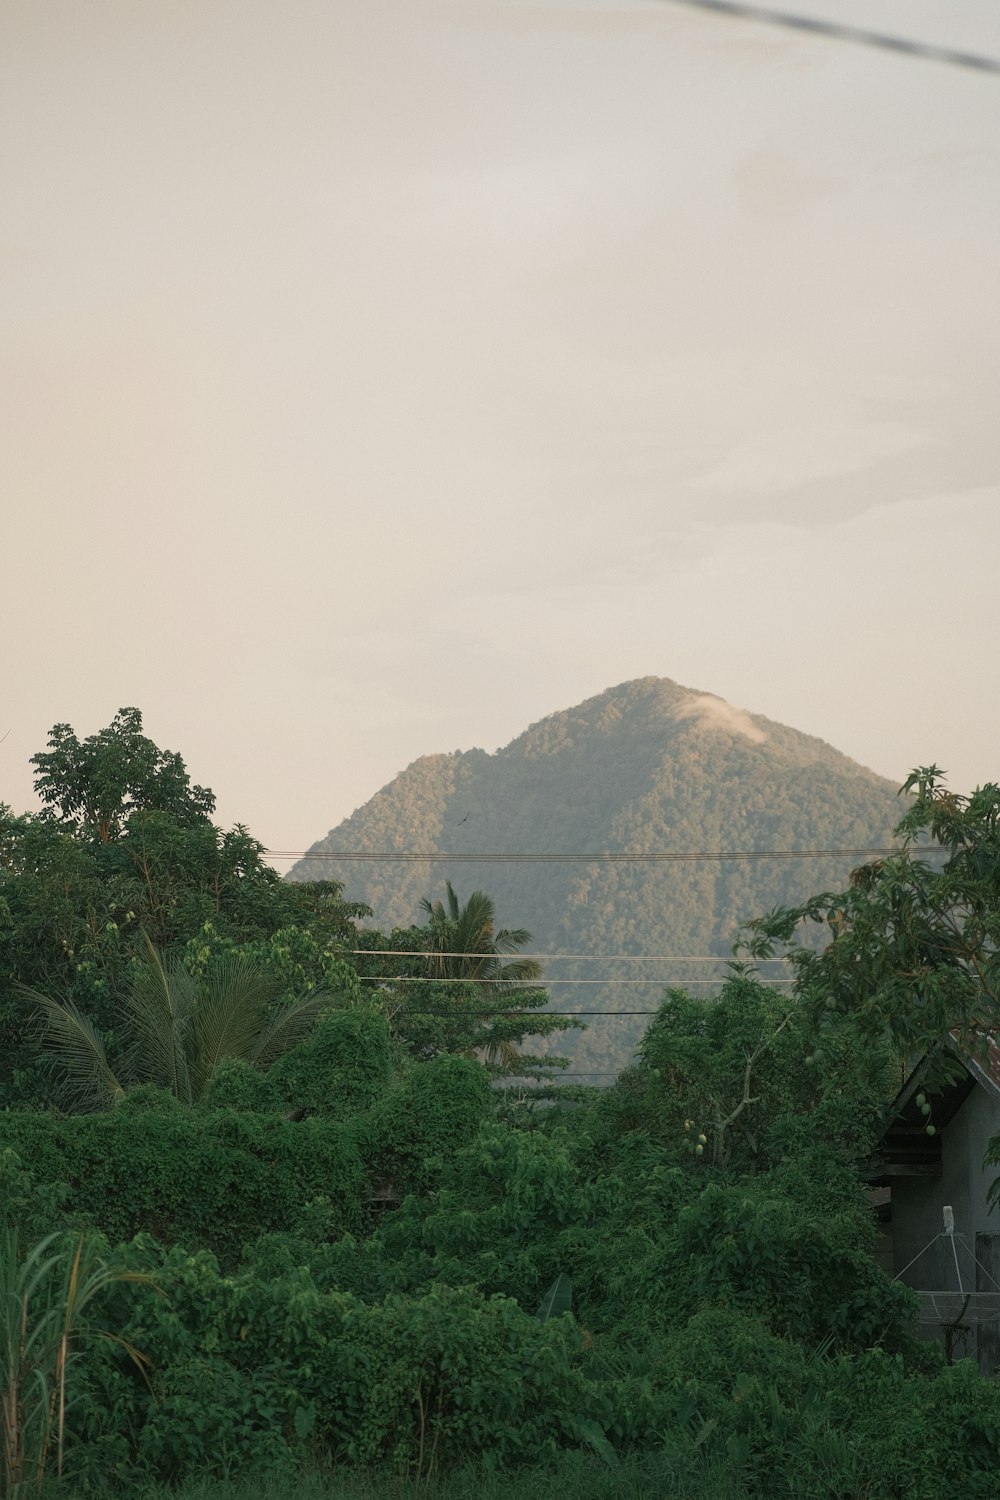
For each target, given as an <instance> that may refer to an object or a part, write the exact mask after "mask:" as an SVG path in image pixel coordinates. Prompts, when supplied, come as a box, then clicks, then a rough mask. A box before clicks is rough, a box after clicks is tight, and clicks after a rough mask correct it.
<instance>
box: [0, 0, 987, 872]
mask: <svg viewBox="0 0 1000 1500" xmlns="http://www.w3.org/2000/svg"><path fill="white" fill-rule="evenodd" d="M787 8H792V0H789V4H788V7H787ZM795 8H796V9H798V10H799V11H800V12H803V13H806V14H810V15H815V16H832V17H835V18H836V19H839V20H846V21H854V22H856V23H858V24H861V25H867V26H870V27H872V28H874V29H878V30H881V31H887V32H895V33H897V34H899V35H901V36H905V37H910V38H915V39H921V40H924V41H928V42H932V43H938V44H941V45H945V46H950V47H954V48H963V49H966V50H969V51H979V52H984V53H989V54H991V55H993V56H994V57H1000V12H998V11H997V8H996V5H995V0H950V3H948V4H945V3H944V0H863V3H861V0H850V3H846V0H798V3H797V4H796V6H795ZM998 264H1000V78H998V77H997V76H996V75H990V74H988V73H977V72H973V71H970V70H966V69H961V68H956V67H947V66H944V65H942V64H939V63H932V62H926V61H920V60H917V59H914V58H910V57H904V56H900V55H895V54H892V53H888V52H884V51H879V50H875V49H873V48H865V47H861V46H857V45H852V44H849V43H844V42H836V41H832V40H829V39H825V38H822V37H815V36H807V35H801V34H798V33H793V32H789V31H784V30H779V29H776V28H774V27H768V26H765V25H762V24H758V23H752V22H749V21H746V20H740V19H737V18H732V17H725V16H720V15H713V14H709V13H706V12H701V11H697V10H694V9H691V8H686V7H684V6H683V5H679V4H675V3H671V0H451V3H447V0H379V3H378V4H372V0H297V3H296V4H295V5H294V6H286V5H280V4H278V3H277V0H211V3H206V0H161V3H158V4H144V5H137V4H135V0H87V4H86V5H81V4H80V3H79V0H46V4H44V5H39V4H38V3H37V0H5V4H4V6H3V9H2V13H0V473H2V475H3V487H2V495H3V500H2V513H0V526H2V530H0V536H2V539H3V546H2V555H3V559H4V567H3V583H2V588H0V643H2V644H0V736H5V738H3V739H2V742H0V801H6V802H7V803H9V804H10V805H11V806H12V807H13V808H14V810H15V811H23V810H25V809H28V808H31V807H33V806H34V805H35V803H34V800H33V794H32V788H31V769H30V767H29V765H28V759H29V757H30V756H31V755H32V754H34V753H35V752H37V751H38V750H41V749H43V748H44V745H45V739H46V735H47V733H48V730H49V728H50V727H51V726H52V725H53V724H54V723H56V722H69V723H70V724H72V725H73V726H74V728H75V729H76V730H77V732H78V733H79V734H80V735H81V736H82V735H85V734H91V733H95V732H96V731H97V730H99V729H100V728H102V727H103V726H104V725H106V724H108V723H109V722H110V720H111V718H112V717H113V715H114V713H115V712H116V710H117V709H118V708H119V707H122V706H125V705H136V706H138V707H139V708H141V709H142V711H143V714H144V719H145V726H146V730H147V732H148V733H149V734H150V736H151V737H152V738H153V739H154V740H155V741H156V742H157V743H158V744H159V745H161V746H162V747H165V748H169V749H171V750H177V751H180V753H181V754H182V755H183V757H184V759H185V761H186V763H187V766H188V769H189V771H190V773H191V775H192V778H193V779H194V780H195V781H197V782H199V783H201V784H204V785H209V786H211V787H212V788H213V789H214V790H215V792H216V794H217V797H218V817H219V819H220V821H222V822H223V823H224V824H226V825H228V824H231V823H233V822H237V821H239V822H242V823H245V824H247V825H248V826H249V827H250V829H251V831H252V832H253V833H254V834H255V835H256V837H258V838H259V839H261V840H262V841H263V842H264V844H266V845H267V846H268V847H269V848H272V849H275V850H302V849H305V848H306V847H308V845H309V844H310V843H312V842H313V841H314V840H316V839H318V838H321V837H322V836H323V835H324V834H325V833H326V832H327V830H328V829H330V828H331V827H333V826H335V825H336V824H337V823H338V822H339V821H340V820H341V819H342V818H344V817H346V816H347V815H349V814H350V813H351V812H352V811H353V810H354V809H355V808H356V807H358V806H360V805H361V804H362V803H364V802H365V801H367V800H368V798H369V797H371V796H372V795H373V794H374V793H375V792H376V791H377V790H378V789H379V788H380V787H381V786H383V785H384V784H385V783H386V782H388V781H389V780H391V778H392V777H393V776H394V775H395V774H396V773H397V772H399V771H400V770H402V769H403V768H404V767H405V766H406V765H407V764H409V763H410V762H411V761H412V760H414V759H415V758H416V757H417V756H419V755H421V754H426V753H433V752H438V751H450V750H456V749H469V748H471V747H473V746H481V747H483V748H486V749H489V750H492V749H495V748H496V747H497V746H499V745H502V744H505V743H508V742H509V741H510V740H511V739H513V738H514V737H515V736H516V735H517V734H518V733H520V732H521V730H523V729H524V728H526V727H527V725H528V724H529V723H532V722H535V721H537V720H538V719H540V718H542V717H544V716H545V715H546V714H548V713H552V712H555V711H557V710H559V709H562V708H566V707H569V706H571V705H572V704H575V703H578V702H580V701H581V700H583V699H585V698H587V697H590V696H592V695H593V694H596V693H598V692H601V691H602V690H603V689H605V688H607V687H609V686H611V685H613V684H615V683H620V682H625V681H628V680H630V679H632V678H636V677H642V676H648V675H655V676H662V677H669V678H673V679H674V680H676V681H678V682H681V683H683V684H685V685H687V686H689V687H692V688H696V689H698V690H699V691H701V692H709V693H715V694H718V695H720V696H721V697H723V698H725V699H727V700H728V701H730V702H732V703H734V704H736V705H737V706H739V707H744V708H747V709H749V710H751V711H752V712H755V713H763V714H767V715H769V716H770V717H771V718H773V719H777V720H780V721H781V722H784V723H787V724H790V725H793V726H794V727H795V728H797V729H801V730H804V731H806V732H808V733H811V734H816V735H819V736H821V737H822V738H823V739H826V740H828V741H830V742H831V743H833V744H835V745H836V746H837V747H838V748H839V749H841V750H843V751H845V752H846V753H847V754H849V755H851V756H853V757H854V758H855V759H856V760H859V761H861V762H862V763H863V764H865V765H867V766H870V767H871V768H872V769H874V770H876V771H879V772H881V773H882V774H884V775H887V776H890V777H893V778H896V779H899V780H902V778H903V777H904V776H905V774H906V772H907V771H908V770H909V768H910V767H912V766H914V765H918V764H927V763H929V762H931V761H934V762H937V763H938V764H939V765H940V766H942V767H944V768H945V769H946V770H947V771H948V772H949V775H950V780H951V784H952V785H953V787H955V788H956V789H957V790H962V791H965V790H969V789H971V787H972V786H973V785H976V784H978V783H980V782H983V781H987V780H997V779H1000V763H998V752H997V746H998V744H1000V694H998V692H997V678H998V672H997V656H998V649H997V648H998V645H1000V640H998V637H1000V626H998V620H1000V612H998V609H997V604H996V573H997V560H998V558H1000V420H998V412H1000V402H998V377H1000V368H998V365H1000V354H998V351H1000V277H998V275H997V266H998Z"/></svg>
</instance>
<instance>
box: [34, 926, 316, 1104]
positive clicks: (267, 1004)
mask: <svg viewBox="0 0 1000 1500" xmlns="http://www.w3.org/2000/svg"><path fill="white" fill-rule="evenodd" d="M143 942H144V946H145V956H144V957H143V958H142V959H140V960H138V961H137V962H136V963H135V965H134V966H133V970H132V974H131V979H130V983H129V987H128V989H127V990H126V992H125V995H124V1001H123V1006H122V1011H121V1023H120V1030H121V1033H122V1042H123V1045H122V1050H121V1055H120V1058H119V1060H118V1061H117V1063H116V1064H115V1066H112V1064H111V1062H110V1061H109V1059H108V1056H107V1052H106V1050H105V1047H104V1042H103V1040H102V1039H101V1037H100V1035H99V1034H98V1032H97V1031H96V1029H95V1028H94V1026H93V1025H92V1023H91V1022H90V1021H89V1020H88V1019H87V1017H86V1016H85V1015H84V1014H83V1013H82V1012H81V1011H80V1009H79V1008H78V1007H77V1006H76V1005H75V1004H74V1003H73V1002H72V1001H71V1000H55V999H53V998H52V997H51V996H49V995H43V994H40V993H39V992H38V991H37V990H30V989H27V988H26V987H25V986H23V985H22V986H19V988H20V991H21V993H22V994H23V995H24V996H26V997H27V998H28V999H29V1000H30V1001H31V1002H32V1004H34V1005H35V1007H36V1009H37V1011H38V1013H39V1016H40V1019H41V1023H42V1033H43V1040H44V1043H45V1045H46V1047H47V1049H48V1051H49V1053H50V1055H51V1058H52V1062H53V1065H54V1067H55V1069H56V1071H57V1072H59V1073H61V1074H62V1075H63V1080H64V1092H65V1101H66V1104H67V1106H68V1107H69V1108H71V1109H73V1110H74V1111H75V1112H78V1113H88V1112H92V1111H98V1110H107V1109H114V1107H115V1106H116V1105H117V1104H118V1103H119V1102H120V1101H121V1100H122V1098H123V1097H124V1095H125V1092H126V1090H127V1089H128V1088H130V1087H131V1086H132V1085H133V1084H138V1083H152V1084H156V1085H158V1086H159V1087H160V1088H164V1089H167V1090H168V1091H169V1092H170V1093H172V1094H173V1095H174V1096H175V1098H177V1099H179V1100H180V1101H181V1103H182V1104H197V1103H198V1102H199V1100H200V1099H202V1098H203V1096H204V1094H205V1090H206V1088H207V1087H208V1083H209V1080H210V1079H211V1077H212V1073H213V1071H214V1069H215V1067H216V1065H217V1064H218V1063H219V1062H220V1061H221V1060H222V1058H224V1057H239V1058H243V1059H244V1060H245V1061H247V1062H250V1063H253V1064H254V1065H255V1066H257V1067H259V1068H261V1069H266V1068H267V1067H269V1066H270V1064H271V1063H272V1062H274V1060H275V1058H277V1057H279V1056H280V1055H281V1054H282V1053H283V1052H287V1051H289V1049H290V1048H292V1047H294V1046H296V1045H297V1043H299V1042H300V1041H302V1040H303V1038H304V1037H305V1036H307V1035H308V1033H309V1031H310V1030H311V1029H312V1026H313V1023H314V1021H315V1020H316V1017H317V1016H318V1015H319V1014H320V1013H321V1012H322V1011H324V1010H326V1009H328V1008H329V1006H330V1005H331V1003H332V996H331V995H329V994H328V993H326V992H322V991H317V992H314V993H313V994H311V995H309V996H307V997H306V998H305V999H301V1000H287V1001H284V1002H283V1003H282V1002H281V1000H280V995H281V991H282V987H283V986H282V981H281V980H280V979H278V978H276V977H275V976H273V975H271V974H268V973H266V972H265V971H264V970H263V969H261V968H260V967H259V966H258V965H257V964H255V963H253V962H252V961H251V960H248V959H247V958H246V957H245V956H244V955H242V954H239V953H231V954H228V955H226V956H225V957H224V958H223V959H222V960H221V961H220V962H219V963H218V964H217V965H216V966H215V967H214V969H213V970H212V972H211V973H210V974H209V975H208V976H207V977H206V978H204V979H196V978H194V976H193V975H191V974H189V973H188V971H187V970H186V969H185V968H184V967H183V965H182V964H180V963H178V962H176V961H168V960H166V959H164V957H163V954H162V953H161V952H160V951H159V950H158V949H157V948H156V947H154V945H153V943H152V942H151V941H150V939H149V938H148V937H146V936H145V935H144V937H143Z"/></svg>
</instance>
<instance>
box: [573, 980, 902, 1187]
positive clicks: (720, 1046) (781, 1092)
mask: <svg viewBox="0 0 1000 1500" xmlns="http://www.w3.org/2000/svg"><path fill="white" fill-rule="evenodd" d="M891 1087H892V1070H891V1067H890V1066H889V1058H888V1054H887V1053H886V1052H885V1050H884V1049H876V1048H872V1047H871V1046H868V1047H862V1046H860V1045H858V1044H857V1043H856V1041H855V1042H854V1043H853V1044H852V1039H851V1038H850V1037H847V1036H842V1037H838V1038H837V1039H836V1041H834V1040H831V1041H830V1044H829V1052H828V1054H827V1055H826V1056H825V1057H821V1058H820V1059H818V1060H817V1058H816V1056H815V1038H814V1035H813V1031H812V1027H811V1024H810V1018H809V1016H808V1014H807V1013H806V1012H805V1010H804V1009H803V1007H802V1006H801V1005H800V1003H799V1002H798V1000H797V999H796V998H795V997H794V996H789V995H788V994H785V993H783V992H782V991H779V990H776V989H774V988H772V987H769V986H768V985H765V984H762V983H761V982H760V981H759V980H758V979H757V978H756V977H754V976H752V975H747V974H741V973H737V974H736V975H734V976H733V977H731V978H730V979H729V980H727V981H726V983H725V985H724V986H723V988H722V991H721V993H720V994H719V995H718V997H717V998H714V999H703V998H700V997H695V996H692V995H689V994H687V993H686V991H684V990H670V991H669V992H668V994H667V996H666V999H665V1000H664V1001H663V1004H662V1005H661V1006H660V1009H659V1011H658V1012H657V1014H656V1016H655V1017H654V1018H653V1020H652V1022H651V1023H650V1026H649V1028H648V1030H647V1031H646V1034H645V1036H644V1037H643V1039H642V1041H641V1043H640V1046H639V1061H638V1063H637V1065H636V1066H635V1067H634V1068H631V1069H628V1070H627V1071H626V1072H624V1073H623V1074H622V1075H621V1077H620V1078H619V1080H618V1082H617V1083H616V1084H615V1086H614V1088H612V1089H610V1090H609V1091H608V1092H607V1094H606V1096H605V1097H604V1098H603V1099H602V1100H601V1103H600V1109H601V1112H602V1114H603V1115H604V1117H605V1118H606V1119H607V1120H609V1121H611V1122H614V1124H615V1126H616V1127H617V1128H618V1129H621V1128H625V1129H632V1130H644V1131H648V1132H649V1133H650V1134H651V1135H652V1136H653V1138H654V1139H656V1140H658V1141H661V1142H662V1143H663V1144H664V1145H665V1146H668V1147H670V1148H672V1149H679V1150H681V1151H683V1152H685V1153H690V1154H691V1156H692V1157H693V1158H694V1159H696V1160H703V1161H704V1162H705V1163H706V1164H708V1163H711V1165H713V1166H715V1167H722V1168H733V1169H736V1170H741V1171H751V1172H754V1171H759V1170H762V1169H763V1168H765V1167H767V1166H770V1165H773V1164H774V1163H775V1162H776V1161H780V1160H782V1159H783V1158H784V1157H785V1156H786V1155H787V1154H789V1152H792V1153H794V1152H796V1151H799V1150H801V1149H803V1146H804V1145H805V1144H807V1143H808V1142H809V1141H816V1142H822V1143H823V1144H824V1145H825V1146H826V1147H828V1148H830V1149H832V1150H834V1151H835V1152H839V1153H840V1154H841V1155H842V1156H844V1157H846V1158H847V1159H853V1158H854V1157H857V1156H860V1155H861V1154H863V1152H864V1150H865V1149H866V1148H867V1146H868V1143H869V1138H870V1133H871V1131H872V1130H873V1129H874V1127H875V1125H876V1123H877V1120H878V1116H879V1111H880V1108H881V1106H882V1104H883V1102H884V1101H885V1099H886V1097H887V1095H888V1094H889V1093H890V1092H891Z"/></svg>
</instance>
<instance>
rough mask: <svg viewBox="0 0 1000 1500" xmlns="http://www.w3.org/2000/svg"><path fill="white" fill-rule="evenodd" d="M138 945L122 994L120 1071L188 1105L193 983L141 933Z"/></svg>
mask: <svg viewBox="0 0 1000 1500" xmlns="http://www.w3.org/2000/svg"><path fill="white" fill-rule="evenodd" d="M143 946H144V947H145V950H146V956H145V958H144V959H142V960H140V961H138V962H137V963H136V964H135V965H134V966H133V970H132V974H131V976H130V983H129V988H128V990H127V992H126V995H125V1003H124V1008H125V1011H126V1013H127V1014H128V1016H129V1018H130V1020H131V1025H130V1027H129V1031H130V1045H129V1050H128V1054H127V1063H126V1067H125V1068H124V1069H123V1071H124V1072H126V1074H127V1077H128V1078H129V1080H130V1081H137V1080H140V1079H141V1080H142V1081H143V1082H144V1083H155V1084H158V1085H159V1086H160V1087H161V1088H165V1089H168V1090H169V1091H170V1092H171V1093H172V1094H174V1095H175V1097H176V1098H178V1099H180V1100H181V1102H182V1103H185V1104H189V1103H190V1102H191V1078H190V1069H189V1066H188V1054H189V1049H190V1039H191V1031H192V1027H193V1023H194V1014H195V1011H196V1010H197V1008H198V987H197V983H196V981H195V980H194V979H192V977H191V975H190V974H188V972H187V970H186V969H184V968H182V967H181V966H180V965H179V964H171V965H170V966H169V967H168V966H167V964H166V962H165V960H164V958H163V955H162V954H161V953H160V951H159V950H158V949H157V948H156V947H155V946H154V944H153V943H152V941H151V940H150V938H149V937H148V936H147V935H146V934H145V933H144V934H143Z"/></svg>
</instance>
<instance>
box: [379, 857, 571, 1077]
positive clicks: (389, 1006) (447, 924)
mask: <svg viewBox="0 0 1000 1500" xmlns="http://www.w3.org/2000/svg"><path fill="white" fill-rule="evenodd" d="M420 907H421V911H422V912H423V913H424V914H425V915H426V916H427V918H428V921H427V923H426V924H425V925H424V926H422V927H410V928H405V929H404V928H396V929H395V930H394V931H393V932H392V933H391V934H390V935H389V936H388V937H386V936H385V935H384V934H382V933H379V932H372V931H365V930H363V931H361V932H360V933H359V934H358V947H359V948H360V949H363V950H364V949H367V950H368V951H370V952H371V953H372V958H371V959H370V960H367V959H365V958H364V957H363V956H360V957H359V972H360V973H361V975H362V977H363V978H364V979H366V980H374V981H376V982H377V984H378V988H377V989H376V990H375V998H376V999H377V1001H378V1003H379V1004H380V1005H381V1006H382V1008H383V1011H384V1013H385V1015H386V1017H387V1018H388V1019H389V1021H390V1024H391V1026H392V1029H393V1033H394V1035H395V1036H396V1037H397V1039H398V1041H399V1042H400V1044H401V1045H402V1046H403V1048H404V1049H405V1050H406V1051H407V1052H409V1053H410V1054H411V1055H412V1056H413V1057H416V1058H418V1059H420V1060H427V1059H430V1058H432V1057H436V1056H438V1055H439V1054H441V1053H446V1052H452V1053H464V1054H465V1055H467V1056H472V1055H475V1056H479V1057H481V1058H482V1059H483V1060H484V1061H485V1062H486V1064H487V1066H489V1067H490V1068H492V1069H493V1070H494V1071H496V1072H498V1073H507V1074H516V1075H537V1074H539V1073H548V1072H551V1071H552V1070H553V1069H557V1068H559V1067H563V1066H565V1065H566V1060H565V1059H562V1058H559V1057H558V1056H548V1057H538V1056H535V1055H533V1054H530V1053H526V1052H524V1051H523V1050H522V1044H523V1043H524V1041H525V1040H526V1039H527V1038H529V1037H533V1036H550V1035H552V1034H553V1033H554V1032H558V1031H566V1030H569V1029H570V1028H572V1027H575V1026H578V1025H579V1023H578V1022H577V1021H575V1020H572V1019H570V1018H568V1017H566V1016H560V1015H558V1014H555V1013H553V1012H552V1011H543V1009H542V1008H543V1007H544V1006H545V1005H547V1003H548V998H549V997H548V994H547V992H546V991H545V989H544V988H542V987H541V986H540V985H538V984H536V983H535V981H536V980H538V979H539V978H540V977H541V974H542V966H541V964H540V963H539V962H538V960H537V959H534V958H529V957H516V956H512V955H516V954H517V953H518V951H519V950H520V949H521V948H523V947H524V946H525V944H527V943H529V942H530V941H531V934H530V932H527V931H526V930H525V929H524V928H507V927H497V925H496V912H495V906H494V902H493V899H492V897H490V896H488V895H487V894H486V893H485V892H483V891H473V892H472V894H471V896H470V897H469V898H468V900H467V901H466V902H464V903H463V902H462V901H461V900H460V898H459V897H458V895H457V894H456V892H455V890H454V888H453V886H452V884H451V882H450V881H446V883H445V899H444V900H443V901H431V900H430V899H428V898H424V899H423V900H422V901H421V903H420ZM396 954H398V955H399V957H398V958H397V957H396ZM389 971H391V972H389Z"/></svg>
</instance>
